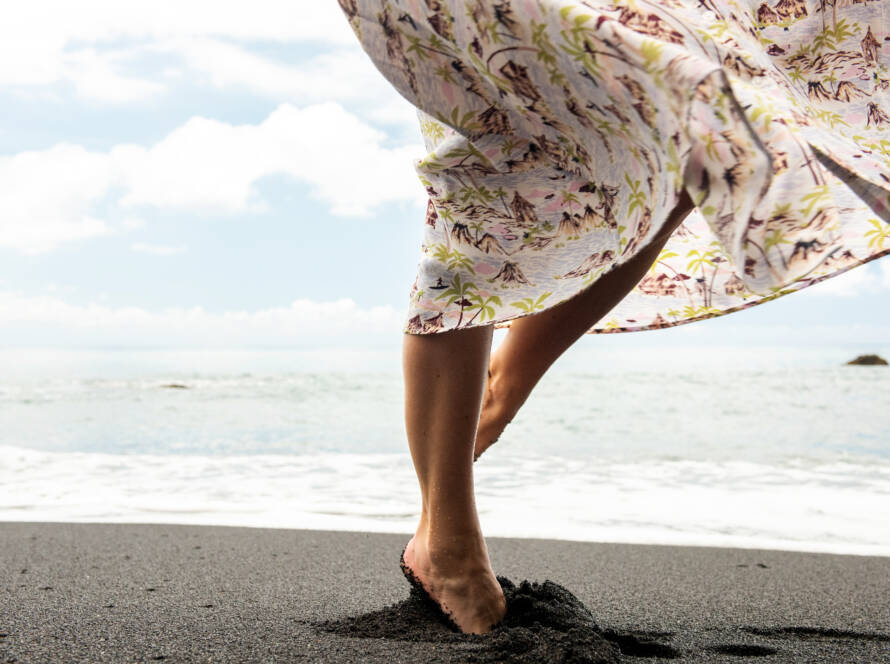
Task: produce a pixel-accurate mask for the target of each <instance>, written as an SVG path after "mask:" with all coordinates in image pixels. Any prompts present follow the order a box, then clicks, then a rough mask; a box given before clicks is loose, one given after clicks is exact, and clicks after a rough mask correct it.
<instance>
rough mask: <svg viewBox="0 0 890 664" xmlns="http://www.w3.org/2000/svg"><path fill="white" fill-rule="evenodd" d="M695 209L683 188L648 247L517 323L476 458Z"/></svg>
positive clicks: (487, 399) (492, 388)
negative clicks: (552, 304)
mask: <svg viewBox="0 0 890 664" xmlns="http://www.w3.org/2000/svg"><path fill="white" fill-rule="evenodd" d="M694 207H695V206H694V204H693V203H692V200H691V199H690V198H689V195H688V194H687V193H686V190H685V189H684V190H683V193H682V195H681V196H680V200H679V201H678V203H677V205H676V207H675V208H674V209H673V210H672V211H671V214H670V215H669V216H668V220H667V222H666V223H665V225H664V227H663V228H662V230H661V231H660V232H659V234H658V236H657V237H656V238H654V240H653V242H652V243H651V244H650V245H649V246H648V247H647V248H646V249H644V250H643V251H641V252H640V253H638V254H636V255H635V256H633V257H632V258H631V259H630V260H628V261H627V262H626V263H624V264H623V265H622V266H620V267H619V268H618V269H615V270H612V271H611V272H608V273H606V274H604V275H603V276H602V277H600V278H599V279H597V281H595V282H594V283H593V285H591V286H590V288H588V289H586V290H584V291H582V292H581V293H580V294H579V295H577V296H575V297H573V298H572V299H570V300H567V301H566V302H563V303H561V304H558V305H556V306H555V307H551V308H550V309H547V310H545V311H542V312H541V313H539V314H535V315H533V316H526V317H524V318H519V319H517V320H514V321H513V323H512V324H511V326H510V331H509V332H508V333H507V337H506V338H505V339H504V341H503V342H502V343H501V344H500V346H498V348H497V350H496V351H495V352H494V353H493V354H492V356H491V364H490V366H489V374H488V383H487V386H486V390H485V396H484V399H483V404H482V405H483V408H482V414H481V416H480V420H479V427H478V432H477V437H476V444H475V450H474V455H475V457H476V458H478V457H479V455H480V454H482V453H483V452H484V451H485V450H486V449H487V448H488V447H490V446H491V445H492V444H493V443H494V442H495V441H496V440H497V439H498V437H499V436H500V435H501V432H502V431H503V430H504V428H505V427H506V426H507V424H508V423H509V422H510V420H512V419H513V417H514V416H515V415H516V413H517V411H518V410H519V408H520V406H522V404H523V403H525V400H526V399H527V398H528V396H529V394H531V391H532V389H533V388H534V386H535V385H536V384H537V382H538V381H539V380H540V379H541V377H542V376H543V375H544V372H546V371H547V369H548V368H549V367H550V365H552V364H553V363H554V362H555V361H556V359H557V358H558V357H559V356H560V355H562V354H563V353H564V352H565V351H566V349H568V348H569V346H571V345H572V344H573V343H574V342H575V341H576V340H577V339H578V338H579V337H580V336H581V335H583V334H584V333H586V332H587V331H588V330H589V329H590V328H591V326H592V325H593V324H594V323H596V322H597V321H598V320H600V319H601V318H602V317H603V316H605V315H606V314H607V313H608V312H609V311H610V310H611V309H612V308H613V307H614V306H615V305H616V304H618V303H619V302H620V301H621V300H622V299H624V296H625V295H627V293H628V292H630V291H631V290H632V289H633V288H634V286H636V285H637V283H638V282H639V281H640V279H642V278H643V276H645V274H646V271H647V270H648V269H649V268H650V267H651V266H652V263H654V262H655V259H656V258H658V254H659V252H661V249H662V247H664V245H665V243H666V242H667V240H668V238H669V237H670V235H671V233H672V232H673V231H674V229H675V228H676V227H677V226H679V225H680V223H682V221H683V219H685V218H686V216H687V215H688V214H689V213H690V212H691V211H692V210H693V209H694Z"/></svg>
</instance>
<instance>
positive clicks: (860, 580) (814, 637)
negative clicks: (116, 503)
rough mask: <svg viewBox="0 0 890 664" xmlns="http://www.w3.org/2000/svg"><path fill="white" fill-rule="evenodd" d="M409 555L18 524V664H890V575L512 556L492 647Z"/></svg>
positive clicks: (735, 557)
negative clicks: (414, 585) (452, 622)
mask: <svg viewBox="0 0 890 664" xmlns="http://www.w3.org/2000/svg"><path fill="white" fill-rule="evenodd" d="M407 539H408V536H407V535H380V534H371V533H339V532H322V531H305V530H271V529H253V528H227V527H208V526H175V525H117V524H113V525H112V524H53V523H0V664H2V663H4V662H158V661H163V662H368V663H377V662H380V663H384V662H385V663H387V664H389V663H395V662H480V663H481V662H516V663H520V662H523V663H524V662H542V663H544V662H549V661H560V662H668V661H671V662H740V661H760V662H770V663H772V662H832V663H835V662H843V663H855V662H869V663H878V662H888V661H890V600H888V597H890V557H887V558H884V557H864V556H839V555H829V554H808V553H792V552H782V551H763V550H743V549H724V548H705V547H674V546H648V545H630V544H597V543H579V542H563V541H554V540H520V539H498V538H493V539H491V540H490V541H489V548H490V552H491V558H492V564H493V566H494V568H495V571H496V572H497V573H498V574H499V575H501V576H502V577H503V580H502V583H503V584H504V585H505V588H506V589H507V594H508V600H509V601H510V606H511V610H510V619H509V620H508V621H506V623H505V625H504V626H502V627H501V628H499V630H497V631H496V632H495V633H493V634H492V635H489V636H483V637H473V636H464V635H459V634H455V633H453V632H450V631H449V630H448V629H447V628H446V627H445V626H444V625H442V624H441V623H439V622H438V621H437V620H436V617H435V615H434V614H433V613H432V612H430V610H429V609H428V607H426V606H425V605H424V604H423V602H422V601H421V600H420V599H419V598H417V597H416V596H412V595H411V594H410V587H409V585H408V583H407V582H406V581H405V579H404V577H403V576H402V574H401V572H400V571H399V566H398V560H399V553H400V552H401V550H402V547H403V546H404V545H405V542H406V541H407ZM526 579H528V580H530V581H532V582H537V583H527V584H522V583H521V581H522V580H526ZM545 581H549V582H550V583H544V582H545Z"/></svg>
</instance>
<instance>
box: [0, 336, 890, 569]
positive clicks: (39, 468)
mask: <svg viewBox="0 0 890 664" xmlns="http://www.w3.org/2000/svg"><path fill="white" fill-rule="evenodd" d="M660 352H661V351H653V354H652V355H651V356H650V357H648V359H647V358H646V357H645V356H641V355H640V353H633V354H632V355H628V354H627V353H625V354H624V355H621V354H620V353H619V354H617V355H615V354H613V355H601V356H599V357H597V358H595V359H596V361H595V362H594V361H591V362H587V361H585V362H580V361H578V360H579V359H580V358H582V356H581V355H576V356H574V357H572V358H570V359H569V360H567V362H566V363H563V364H561V365H560V366H559V367H558V370H554V371H553V372H552V373H551V374H548V375H547V376H546V377H545V378H544V379H543V380H542V381H541V383H540V384H539V385H538V387H537V388H536V390H535V392H534V394H533V395H532V397H531V398H530V399H529V401H528V402H527V403H526V405H525V406H524V407H523V409H522V410H521V411H520V413H519V415H518V416H517V417H516V418H515V419H514V421H513V422H512V423H511V424H510V425H509V427H508V429H507V430H506V431H505V433H504V434H503V436H502V437H501V440H500V441H499V442H498V443H497V444H496V445H495V446H494V447H492V448H491V449H490V450H489V451H488V452H487V453H486V454H485V455H484V456H483V457H482V458H481V460H480V461H479V462H478V463H477V464H476V465H475V468H474V471H475V475H476V486H477V502H478V507H479V511H480V518H481V520H482V524H483V528H484V530H485V532H486V533H487V534H488V535H500V536H517V537H546V538H561V539H574V540H586V541H604V542H637V543H657V544H683V545H710V546H736V547H746V548H773V549H787V550H803V551H825V552H838V553H853V554H873V555H890V518H888V517H890V368H888V367H848V366H843V362H841V361H839V359H840V357H841V355H838V354H837V353H831V352H816V351H814V352H812V353H810V354H809V355H807V354H806V353H803V354H802V351H798V352H797V353H796V354H795V352H794V351H793V350H787V349H786V350H784V351H783V350H781V349H779V350H776V349H772V350H769V351H766V350H759V351H756V352H755V351H749V352H748V355H747V356H745V355H744V354H742V355H739V354H738V353H736V355H732V354H731V353H728V352H727V351H726V350H725V349H720V350H713V349H712V350H710V351H707V350H705V349H702V350H699V351H693V350H690V351H687V355H688V357H687V358H686V360H683V358H682V356H681V357H680V358H679V359H677V358H678V355H677V353H672V354H671V360H672V361H671V362H669V363H665V362H664V361H662V362H661V363H659V361H658V357H659V355H658V354H659V353H660ZM708 353H710V355H709V354H708ZM752 353H753V354H752ZM335 355H336V356H337V357H340V358H341V359H342V357H343V356H342V354H335ZM383 355H384V356H385V361H381V367H386V366H389V367H390V368H389V370H385V371H383V370H374V371H367V370H366V369H367V363H365V365H364V367H362V366H358V365H361V363H360V362H356V358H353V363H354V365H355V366H354V368H353V369H351V370H350V369H348V368H344V367H342V366H338V367H335V368H334V369H330V368H324V367H322V368H319V367H318V365H317V362H315V363H313V359H315V360H317V356H316V355H315V354H313V353H306V352H298V351H268V352H266V351H255V352H232V353H226V352H222V351H220V352H216V353H214V354H210V355H208V354H206V353H201V352H198V351H180V352H170V351H76V352H70V353H64V352H36V351H29V352H18V351H15V352H13V351H8V352H4V353H0V368H2V369H3V373H2V375H0V520H7V521H9V520H14V521H73V522H143V523H188V524H220V525H240V526H263V527H283V528H321V529H349V530H364V531H379V532H401V533H409V532H412V530H413V528H414V527H415V524H416V521H417V517H418V513H419V512H418V510H419V492H418V489H417V484H416V479H415V476H414V472H413V468H412V465H411V461H410V457H409V454H408V448H407V443H406V439H405V434H404V428H403V420H402V417H403V410H402V409H403V396H404V395H403V384H402V379H401V375H400V374H399V373H398V371H397V366H398V365H397V356H393V355H392V354H391V353H390V354H389V355H387V354H386V353H384V354H383ZM662 359H664V358H662ZM846 359H849V358H846ZM356 366H357V367H358V368H355V367H356ZM372 366H373V363H372ZM393 368H395V369H396V370H393ZM358 369H362V370H358ZM421 399H422V396H421ZM456 416H457V414H456Z"/></svg>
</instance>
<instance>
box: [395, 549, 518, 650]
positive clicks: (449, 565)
mask: <svg viewBox="0 0 890 664" xmlns="http://www.w3.org/2000/svg"><path fill="white" fill-rule="evenodd" d="M425 539H426V538H424V537H418V536H417V535H415V536H414V537H412V538H411V541H410V542H408V546H407V547H406V548H405V565H406V566H407V567H408V569H409V570H411V573H412V574H413V575H414V577H415V579H417V581H419V582H420V584H421V585H422V586H423V588H424V590H426V591H427V593H428V594H429V595H430V597H432V599H433V600H434V601H435V602H436V603H438V604H439V606H440V607H441V608H442V610H443V612H445V613H446V614H447V615H448V616H449V617H450V618H451V620H452V621H453V622H454V623H455V624H456V625H457V627H458V629H460V631H461V632H463V633H465V634H485V633H486V632H489V631H491V628H492V627H494V626H495V625H496V624H497V623H499V622H500V621H501V620H502V619H503V617H504V615H505V614H506V612H507V603H506V600H505V599H504V593H503V591H502V590H501V585H500V584H499V583H498V581H497V579H496V578H495V576H494V572H492V570H491V565H490V563H489V561H488V551H487V550H486V548H485V542H484V541H477V542H472V543H470V545H469V546H463V545H461V546H456V547H454V549H453V551H452V552H444V551H442V550H439V551H436V552H432V551H430V548H429V547H428V545H427V542H425ZM480 545H481V546H480Z"/></svg>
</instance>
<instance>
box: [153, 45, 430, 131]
mask: <svg viewBox="0 0 890 664" xmlns="http://www.w3.org/2000/svg"><path fill="white" fill-rule="evenodd" d="M152 48H153V49H154V50H159V51H164V52H171V53H175V54H178V55H180V56H181V57H182V58H183V60H184V63H185V66H186V67H187V68H188V69H189V70H191V71H193V72H198V73H200V74H203V75H204V76H206V78H207V82H208V83H209V84H211V85H213V86H215V87H217V88H221V89H231V88H241V89H244V90H247V91H249V92H251V93H253V94H258V95H262V96H266V97H270V98H273V99H280V100H289V101H292V102H294V103H298V104H306V103H312V102H322V101H338V102H341V103H349V104H353V105H358V106H360V107H361V109H362V110H363V112H365V113H366V114H367V116H368V117H369V118H370V119H372V120H374V121H377V122H381V123H384V124H402V125H405V126H409V127H412V128H416V127H417V116H416V112H415V110H414V107H413V106H412V105H411V104H410V103H409V102H408V101H407V100H406V99H404V98H403V97H402V96H401V95H399V93H398V92H396V91H395V89H394V88H393V87H392V86H391V85H390V84H389V82H388V81H387V80H386V79H385V78H384V77H383V75H382V74H381V73H380V72H379V71H378V70H377V68H376V67H375V66H374V64H373V63H372V61H371V59H370V58H369V57H368V56H367V55H366V54H365V53H364V52H363V51H362V50H361V48H359V46H358V42H357V41H356V42H355V44H354V45H353V46H352V48H338V49H336V50H333V51H329V52H323V53H319V54H317V55H315V56H313V57H310V58H307V59H305V60H300V61H299V62H298V63H296V64H284V63H282V62H276V61H274V60H271V59H269V58H266V57H263V56H260V55H257V54H255V53H251V52H250V51H248V50H246V49H245V48H243V47H241V46H239V45H237V44H232V43H229V42H224V41H222V40H219V39H189V40H178V41H173V40H168V41H167V42H164V43H161V44H158V45H157V46H155V47H152Z"/></svg>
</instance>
